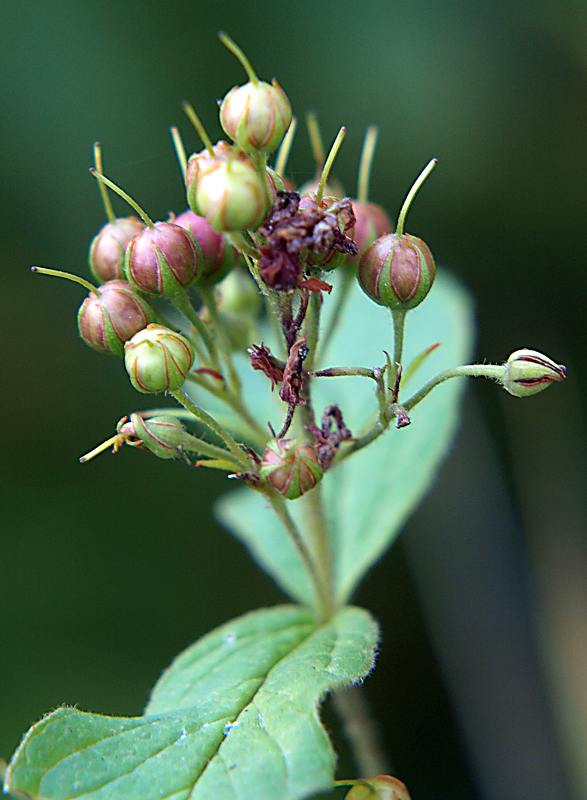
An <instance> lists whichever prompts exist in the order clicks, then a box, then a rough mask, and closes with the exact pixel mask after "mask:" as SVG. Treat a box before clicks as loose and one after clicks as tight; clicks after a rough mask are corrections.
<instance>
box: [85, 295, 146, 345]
mask: <svg viewBox="0 0 587 800" xmlns="http://www.w3.org/2000/svg"><path fill="white" fill-rule="evenodd" d="M155 318H156V317H155V312H154V311H153V309H152V308H151V306H150V305H149V304H148V303H147V301H146V300H145V299H144V298H143V297H141V296H140V295H139V294H138V293H137V292H136V291H135V290H134V289H133V288H132V286H131V285H130V284H128V283H127V282H126V281H108V282H107V283H105V284H103V285H102V286H100V287H99V289H98V291H97V292H90V293H89V295H88V296H87V297H86V299H85V300H84V302H83V303H82V304H81V306H80V309H79V312H78V315H77V324H78V328H79V333H80V336H81V337H82V339H83V340H84V342H86V344H89V345H90V347H93V348H94V350H98V351H99V352H101V353H113V354H114V355H116V356H121V355H122V354H123V353H124V344H125V342H127V341H128V340H129V339H131V338H132V337H133V336H134V335H135V333H138V331H141V330H142V329H143V328H145V327H146V326H147V325H148V324H149V323H150V322H154V321H155Z"/></svg>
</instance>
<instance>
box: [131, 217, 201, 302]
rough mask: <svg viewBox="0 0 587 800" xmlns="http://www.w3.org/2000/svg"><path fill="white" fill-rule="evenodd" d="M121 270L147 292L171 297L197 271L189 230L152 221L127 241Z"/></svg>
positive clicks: (197, 257)
mask: <svg viewBox="0 0 587 800" xmlns="http://www.w3.org/2000/svg"><path fill="white" fill-rule="evenodd" d="M125 273H126V276H127V278H128V280H129V281H130V283H132V284H133V286H136V287H137V289H140V291H142V292H147V294H155V295H165V296H167V297H174V296H175V295H177V293H178V292H181V291H182V290H184V289H186V288H187V287H188V286H190V285H191V284H192V283H194V281H196V280H197V279H198V278H199V276H200V274H201V266H200V252H199V250H198V246H197V245H196V243H195V242H194V240H193V238H192V236H191V235H190V233H189V232H188V231H187V230H186V229H185V228H181V227H180V226H179V225H175V224H173V223H171V222H156V223H155V224H154V225H153V226H152V227H146V228H144V230H142V231H141V232H140V233H138V234H137V235H136V236H135V237H134V238H133V239H132V241H131V243H130V244H129V246H128V248H127V251H126V258H125Z"/></svg>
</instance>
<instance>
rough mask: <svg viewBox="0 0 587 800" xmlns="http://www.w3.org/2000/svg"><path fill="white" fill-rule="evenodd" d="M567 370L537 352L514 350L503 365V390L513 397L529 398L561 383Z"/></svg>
mask: <svg viewBox="0 0 587 800" xmlns="http://www.w3.org/2000/svg"><path fill="white" fill-rule="evenodd" d="M566 376H567V368H566V367H565V366H563V365H562V364H557V363H556V362H555V361H553V360H552V359H551V358H548V356H545V355H543V354H542V353H539V352H538V351H537V350H528V349H525V348H524V349H522V350H516V351H515V352H513V353H512V354H511V356H510V357H509V358H508V360H507V361H506V363H505V364H504V377H503V378H502V385H503V388H504V389H505V390H506V391H507V392H509V393H510V394H512V395H514V397H529V396H530V395H532V394H536V393H537V392H541V391H542V390H543V389H546V387H547V386H549V385H550V384H551V383H554V382H558V381H562V380H564V379H565V378H566Z"/></svg>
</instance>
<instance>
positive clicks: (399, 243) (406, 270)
mask: <svg viewBox="0 0 587 800" xmlns="http://www.w3.org/2000/svg"><path fill="white" fill-rule="evenodd" d="M436 164H437V161H436V159H432V161H430V162H429V163H428V164H427V165H426V167H425V168H424V169H423V170H422V172H421V173H420V175H419V176H418V178H417V179H416V181H415V182H414V185H413V186H412V188H411V189H410V191H409V192H408V194H407V196H406V199H405V200H404V203H403V205H402V208H401V210H400V213H399V216H398V221H397V226H396V230H395V233H390V234H387V235H386V236H381V237H380V238H379V239H376V240H375V241H374V242H373V244H372V245H371V246H370V247H369V248H368V249H367V250H366V251H365V252H364V254H363V256H362V258H361V261H360V264H359V271H358V279H359V283H360V285H361V288H362V289H363V291H364V292H365V294H366V295H367V296H368V297H370V298H371V300H374V301H375V302H376V303H379V305H381V306H387V307H388V308H391V309H394V310H408V309H410V308H415V306H417V305H419V304H420V303H421V302H422V300H424V298H425V297H426V295H427V294H428V292H429V291H430V289H431V287H432V284H433V282H434V278H435V275H436V265H435V263H434V258H433V257H432V253H431V252H430V249H429V248H428V245H427V244H426V243H425V242H423V241H422V239H418V237H417V236H410V235H409V234H407V233H404V223H405V220H406V215H407V213H408V210H409V208H410V205H411V204H412V201H413V199H414V197H415V196H416V194H417V192H418V190H419V189H420V187H421V186H422V184H423V183H424V181H425V180H426V178H427V177H428V175H429V174H430V173H431V172H432V170H433V169H434V167H435V166H436Z"/></svg>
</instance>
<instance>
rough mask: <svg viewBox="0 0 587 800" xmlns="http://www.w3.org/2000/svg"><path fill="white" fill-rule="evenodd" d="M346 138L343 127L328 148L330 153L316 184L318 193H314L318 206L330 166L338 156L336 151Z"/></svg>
mask: <svg viewBox="0 0 587 800" xmlns="http://www.w3.org/2000/svg"><path fill="white" fill-rule="evenodd" d="M345 136H346V128H345V127H344V125H343V126H342V128H341V129H340V130H339V132H338V133H337V135H336V139H335V140H334V142H333V143H332V147H331V148H330V152H329V153H328V158H327V159H326V163H325V164H324V167H323V168H322V174H321V175H320V181H319V183H318V191H317V192H316V202H317V203H318V205H319V204H320V203H321V201H322V196H323V195H324V189H325V187H326V182H327V181H328V176H329V175H330V170H331V169H332V165H333V164H334V160H335V158H336V156H337V155H338V151H339V150H340V146H341V145H342V142H343V139H344V137H345Z"/></svg>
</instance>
